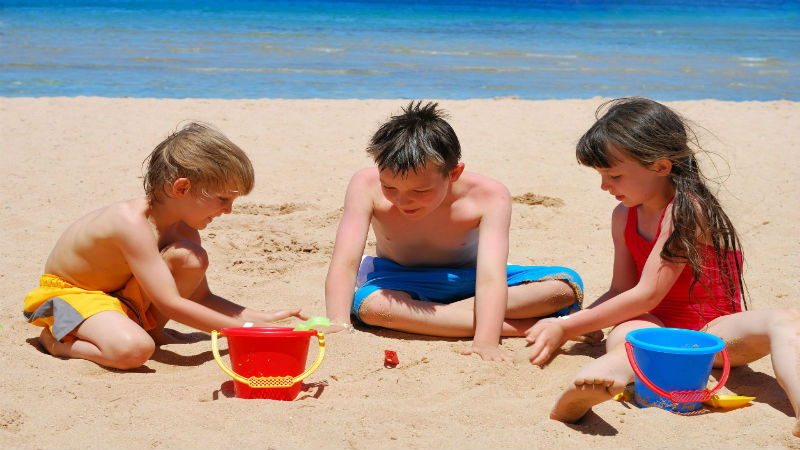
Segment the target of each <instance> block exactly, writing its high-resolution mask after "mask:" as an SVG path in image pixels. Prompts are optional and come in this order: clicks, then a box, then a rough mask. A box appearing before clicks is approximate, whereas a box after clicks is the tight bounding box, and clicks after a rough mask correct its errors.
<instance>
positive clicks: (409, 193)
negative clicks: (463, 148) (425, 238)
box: [380, 163, 464, 219]
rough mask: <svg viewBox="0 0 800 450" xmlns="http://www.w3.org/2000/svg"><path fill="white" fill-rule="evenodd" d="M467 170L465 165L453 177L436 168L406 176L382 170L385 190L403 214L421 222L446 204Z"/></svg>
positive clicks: (389, 198) (453, 171)
mask: <svg viewBox="0 0 800 450" xmlns="http://www.w3.org/2000/svg"><path fill="white" fill-rule="evenodd" d="M463 170H464V165H463V164H461V163H459V165H458V166H457V167H456V168H455V169H453V170H452V171H451V172H450V174H449V175H442V172H441V171H440V170H439V169H438V168H436V167H433V166H432V165H428V167H426V168H423V169H420V170H418V171H416V172H413V171H411V172H408V173H406V174H405V175H400V174H393V173H392V171H391V170H388V169H383V170H381V171H380V182H381V190H382V191H383V196H384V197H386V199H387V200H389V201H390V202H391V203H392V205H394V207H395V208H397V210H398V211H399V212H400V213H401V214H402V215H404V216H405V217H407V218H409V219H419V218H422V217H425V216H426V215H428V213H430V212H431V211H433V210H435V209H436V208H437V207H438V206H439V205H441V204H442V201H444V199H445V197H446V196H447V194H448V192H450V184H451V183H453V182H454V181H456V180H457V179H458V178H459V176H460V175H461V172H462V171H463Z"/></svg>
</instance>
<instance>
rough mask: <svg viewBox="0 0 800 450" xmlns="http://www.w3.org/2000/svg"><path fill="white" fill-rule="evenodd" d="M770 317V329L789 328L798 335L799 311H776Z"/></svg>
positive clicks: (799, 326) (795, 309) (792, 309)
mask: <svg viewBox="0 0 800 450" xmlns="http://www.w3.org/2000/svg"><path fill="white" fill-rule="evenodd" d="M772 317H773V320H772V323H771V324H770V326H771V327H778V328H784V329H786V328H789V329H792V330H794V332H795V333H797V334H800V309H798V308H789V309H781V310H776V311H775V314H773V315H772Z"/></svg>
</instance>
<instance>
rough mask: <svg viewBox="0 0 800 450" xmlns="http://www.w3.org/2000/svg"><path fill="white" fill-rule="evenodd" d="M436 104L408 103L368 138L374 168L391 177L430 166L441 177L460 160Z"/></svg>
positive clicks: (452, 135) (452, 133)
mask: <svg viewBox="0 0 800 450" xmlns="http://www.w3.org/2000/svg"><path fill="white" fill-rule="evenodd" d="M437 106H438V104H437V103H432V102H428V103H425V104H424V105H423V104H422V101H417V102H416V103H415V102H413V101H412V102H411V103H409V104H408V106H407V107H406V108H403V110H402V111H403V112H402V114H399V115H396V116H392V117H391V118H390V119H389V120H388V121H387V122H386V123H384V124H383V125H381V127H380V128H379V129H378V131H376V132H375V134H374V135H373V136H372V139H371V140H370V143H369V146H368V147H367V153H369V155H370V156H372V158H373V160H374V161H375V163H376V164H377V165H378V168H379V169H381V170H383V169H389V170H391V171H392V173H393V174H395V175H397V174H400V175H405V174H406V173H408V172H409V171H413V172H416V171H417V170H419V169H422V168H425V167H427V165H428V164H432V165H433V166H434V167H436V168H438V169H439V170H440V171H441V172H442V173H443V174H447V173H449V172H450V171H451V170H453V168H454V167H456V165H457V164H458V161H459V159H461V145H460V144H459V142H458V137H456V133H455V131H453V128H452V127H451V126H450V124H448V123H447V121H446V120H445V119H444V118H445V117H446V115H445V113H444V112H443V111H441V110H437V109H436V107H437Z"/></svg>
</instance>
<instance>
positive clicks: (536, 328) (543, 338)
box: [525, 318, 567, 365]
mask: <svg viewBox="0 0 800 450" xmlns="http://www.w3.org/2000/svg"><path fill="white" fill-rule="evenodd" d="M525 335H526V337H525V340H526V341H528V342H531V343H532V344H533V346H531V356H530V358H529V359H530V360H531V363H533V364H536V365H542V364H544V363H546V362H547V361H548V360H549V359H550V357H551V356H552V355H553V352H554V351H556V350H557V349H559V348H560V347H561V346H562V345H563V344H564V343H565V342H566V341H567V338H566V336H565V335H564V328H563V327H562V326H561V319H556V318H547V319H540V320H539V321H538V322H536V324H534V325H533V326H532V327H530V328H529V329H528V331H526V332H525Z"/></svg>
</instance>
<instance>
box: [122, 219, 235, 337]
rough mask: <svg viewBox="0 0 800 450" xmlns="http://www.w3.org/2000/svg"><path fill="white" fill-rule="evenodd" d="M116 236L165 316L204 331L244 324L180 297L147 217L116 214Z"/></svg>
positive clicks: (140, 282) (134, 271)
mask: <svg viewBox="0 0 800 450" xmlns="http://www.w3.org/2000/svg"><path fill="white" fill-rule="evenodd" d="M112 227H113V232H112V234H113V236H114V238H115V242H116V244H117V245H118V246H119V248H120V250H121V251H122V253H123V255H124V257H125V259H126V261H127V263H128V266H129V267H130V269H131V272H132V273H133V276H134V277H135V278H136V281H137V282H138V283H139V285H140V286H141V288H142V290H143V291H144V293H145V294H146V295H147V296H148V298H150V300H151V301H152V302H153V304H154V305H155V306H156V307H157V308H158V310H159V311H160V312H161V313H162V314H164V315H165V316H167V317H169V318H170V319H173V320H175V321H177V322H180V323H182V324H185V325H188V326H190V327H192V328H196V329H198V330H202V331H207V332H208V331H211V330H215V329H220V328H225V327H238V326H242V324H243V323H244V322H245V321H244V320H242V319H240V318H237V317H233V316H229V315H226V314H223V313H220V312H218V311H215V310H213V309H211V308H208V307H206V306H204V305H201V304H199V303H196V302H194V301H192V300H189V299H186V298H184V297H181V295H180V293H179V292H178V288H177V286H176V285H175V279H174V278H173V276H172V273H171V272H170V270H169V267H168V266H167V264H166V262H165V261H164V259H163V258H162V257H161V253H159V251H158V243H157V242H156V239H155V237H154V236H153V233H152V231H151V230H150V225H149V223H147V221H146V220H142V219H139V218H136V217H132V216H123V215H120V216H119V217H117V218H115V223H113V224H112Z"/></svg>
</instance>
